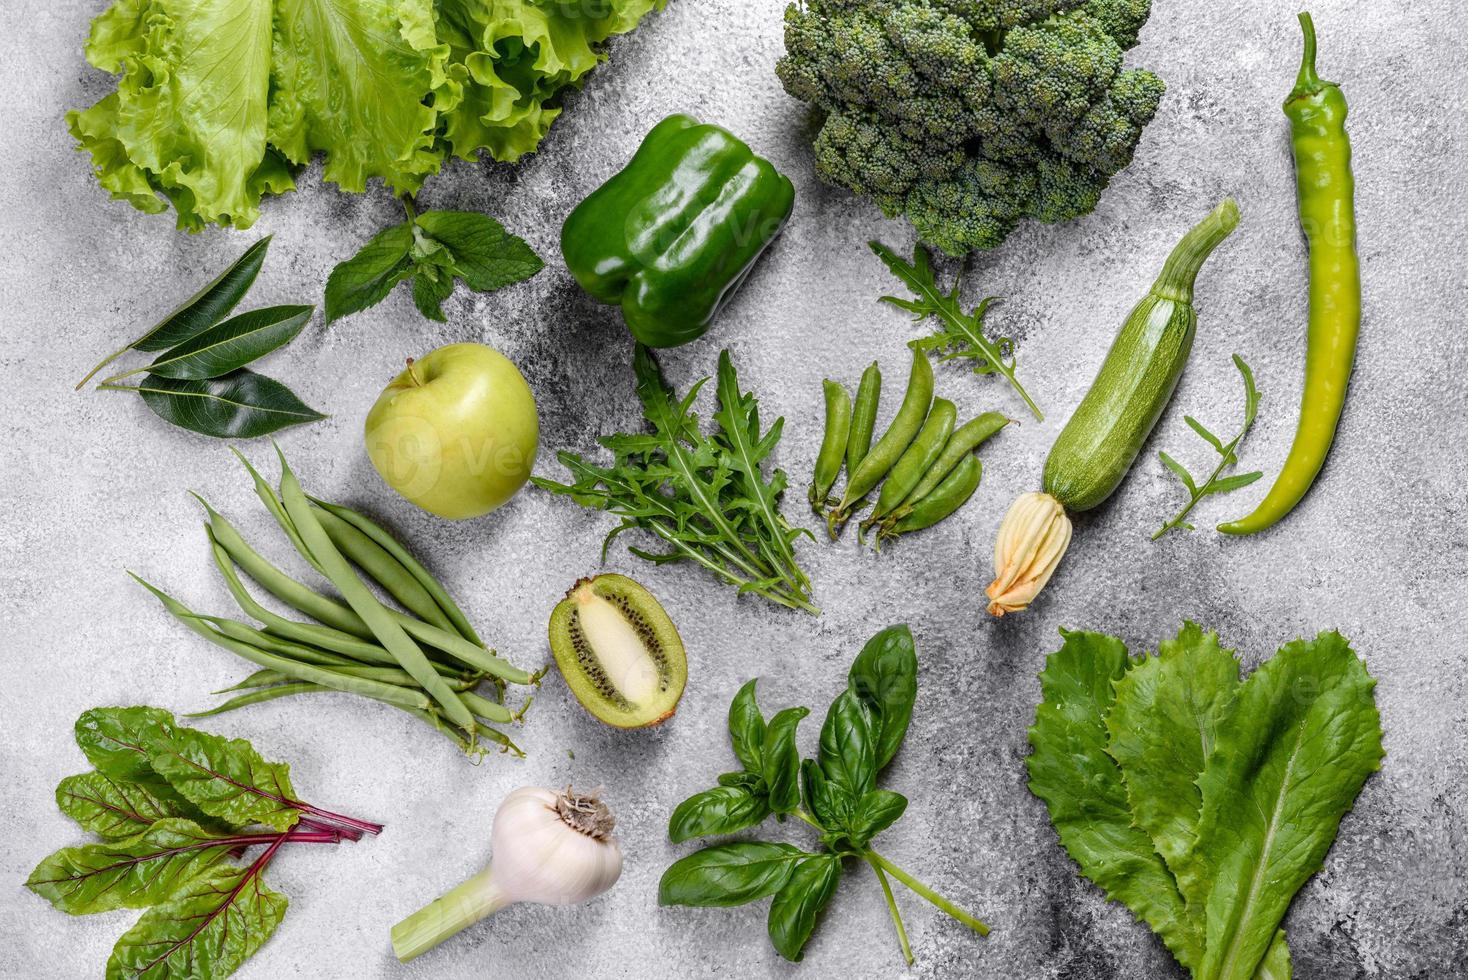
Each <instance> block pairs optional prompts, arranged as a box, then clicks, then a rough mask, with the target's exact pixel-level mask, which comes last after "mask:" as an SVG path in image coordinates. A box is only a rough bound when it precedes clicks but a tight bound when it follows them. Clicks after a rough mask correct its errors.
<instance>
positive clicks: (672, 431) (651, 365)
mask: <svg viewBox="0 0 1468 980" xmlns="http://www.w3.org/2000/svg"><path fill="white" fill-rule="evenodd" d="M632 363H633V370H634V372H635V374H636V376H637V395H638V398H639V400H640V401H641V402H642V408H643V414H644V415H645V416H646V418H647V421H648V423H649V424H650V425H651V427H652V430H653V431H652V432H651V433H638V434H626V433H621V434H617V435H612V436H606V437H604V438H602V439H601V440H600V441H601V444H602V445H603V446H604V447H606V448H607V449H608V450H610V451H611V453H612V457H613V458H612V462H611V465H609V466H598V465H595V464H593V463H590V462H587V461H586V460H585V459H584V458H582V457H581V456H579V455H577V454H575V453H569V452H562V453H560V454H559V455H558V457H557V458H558V459H559V460H560V461H561V464H562V465H563V466H565V467H566V468H567V469H568V470H570V472H571V477H572V482H571V483H557V482H555V481H553V480H547V479H545V478H543V477H538V476H537V477H532V478H531V481H532V482H533V483H535V485H536V486H538V487H540V488H541V489H543V490H548V491H550V492H551V493H557V494H562V495H564V496H569V497H570V498H571V499H573V500H575V501H576V502H577V503H579V504H581V505H582V506H583V507H593V508H596V509H599V510H607V511H610V512H612V513H613V514H616V515H617V516H619V517H620V518H621V523H620V524H618V525H617V526H616V527H614V528H613V529H612V530H611V531H610V532H608V534H607V537H606V540H605V542H604V543H603V552H604V553H605V551H606V549H607V548H609V547H610V545H611V542H612V540H613V539H614V538H616V537H617V536H618V535H619V534H622V533H623V532H625V531H628V530H631V529H633V528H638V529H641V530H644V531H647V532H649V533H650V534H652V535H654V536H656V537H657V538H659V539H661V541H662V542H663V544H664V545H665V546H666V547H667V549H668V550H666V551H664V552H649V551H645V550H642V549H640V548H636V547H633V548H630V549H629V550H631V552H632V553H633V554H635V555H637V556H638V557H640V558H644V559H646V560H648V561H652V562H659V563H665V562H674V561H692V562H695V563H696V564H699V565H702V566H703V567H704V568H707V569H708V570H709V571H711V572H713V573H714V574H716V575H718V576H719V577H720V578H721V579H723V580H724V581H725V582H728V583H729V584H731V585H734V586H736V587H738V588H739V590H740V591H742V592H753V593H756V594H758V595H761V596H763V597H764V598H766V599H768V600H769V601H771V602H774V603H777V604H779V605H782V606H786V607H787V608H791V609H803V610H805V611H807V612H809V613H812V614H815V613H818V612H819V610H818V609H817V608H816V607H815V606H814V605H813V604H812V603H811V596H810V586H809V579H808V578H807V576H806V575H805V573H804V572H803V571H802V570H801V569H800V567H799V566H798V565H797V564H795V562H794V559H793V557H791V551H790V544H791V542H792V541H793V540H794V538H795V537H796V536H797V535H798V534H801V533H805V532H802V531H799V530H792V529H791V528H790V527H789V525H787V524H786V523H785V521H784V518H783V517H781V516H780V515H779V513H778V512H777V511H776V512H773V513H772V511H771V510H770V508H769V507H768V506H767V504H768V503H769V502H770V501H778V500H779V498H780V496H781V495H782V494H783V492H784V489H785V486H786V483H787V479H786V476H785V474H784V472H782V471H781V470H778V469H777V470H775V471H773V472H772V473H771V474H770V476H769V478H768V479H767V480H764V482H763V484H762V487H763V489H761V490H758V491H756V490H755V489H754V488H753V483H754V482H756V481H757V480H759V479H762V478H757V477H755V476H753V475H752V474H753V473H756V472H759V464H760V462H761V461H763V460H765V459H766V458H767V457H768V455H769V451H770V449H771V448H773V446H774V444H775V442H776V441H778V439H779V437H780V431H781V427H782V424H783V420H779V419H777V420H776V421H775V423H774V425H773V426H771V427H770V429H769V430H768V431H767V432H765V433H764V434H763V435H758V432H759V418H758V406H757V404H756V403H755V401H754V399H753V398H751V397H749V396H747V395H742V394H739V386H738V379H737V378H736V377H735V376H734V373H733V372H734V368H733V364H732V362H723V361H722V359H721V379H720V394H721V398H720V401H719V409H718V411H717V412H716V413H715V414H716V418H718V419H722V420H724V422H725V423H729V422H731V421H732V420H743V421H742V422H737V423H736V424H735V428H736V429H740V430H741V431H742V434H741V432H730V431H728V430H727V429H726V428H725V427H724V426H723V425H721V427H720V428H719V429H718V430H717V431H716V432H715V433H714V434H713V435H712V436H705V435H704V434H703V432H702V431H700V428H699V424H698V417H697V416H696V415H694V414H693V412H692V407H693V403H694V401H695V400H696V399H697V397H698V393H699V390H700V389H701V388H702V386H703V384H704V382H703V381H699V382H697V383H695V384H694V385H693V386H692V387H691V388H690V389H689V391H688V393H687V394H686V395H685V396H683V397H682V398H681V399H680V398H678V397H677V396H676V394H675V393H674V391H673V389H672V388H670V387H669V386H668V384H667V382H666V381H665V380H664V379H663V375H662V371H661V370H660V369H659V367H658V363H657V361H656V360H655V359H654V357H653V355H652V352H651V351H650V350H648V348H646V347H645V346H643V345H641V344H639V345H638V346H637V348H636V352H635V353H634V355H633V362H632ZM705 380H707V379H705ZM740 447H744V448H742V449H741V448H740ZM741 457H742V460H741ZM736 474H738V475H737V476H736ZM761 501H764V503H761ZM772 521H773V523H772Z"/></svg>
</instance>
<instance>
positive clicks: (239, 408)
mask: <svg viewBox="0 0 1468 980" xmlns="http://www.w3.org/2000/svg"><path fill="white" fill-rule="evenodd" d="M269 247H270V237H269V236H268V235H267V236H266V237H264V238H262V239H260V240H259V241H258V242H256V243H255V244H253V245H251V246H250V247H249V248H247V249H246V250H245V252H244V254H243V255H241V256H240V257H239V258H238V259H236V260H235V261H234V263H233V264H231V265H230V267H229V268H228V269H225V270H224V271H223V272H222V273H220V274H219V276H218V278H216V279H215V280H214V281H213V282H211V283H209V284H208V285H207V286H205V287H204V288H203V289H201V290H199V292H197V293H195V294H194V295H193V296H192V297H191V298H189V299H188V300H187V301H186V302H185V303H184V304H183V305H182V306H180V307H178V308H177V309H176V310H174V311H173V312H172V313H170V314H168V316H166V317H164V318H163V319H162V320H160V321H159V322H158V323H157V324H155V325H154V326H153V327H152V328H151V329H149V330H148V331H147V332H146V333H144V334H143V335H142V336H141V337H138V338H137V339H136V340H134V341H132V342H130V343H128V344H127V345H126V346H124V347H121V348H119V349H118V350H116V351H113V352H112V353H111V354H109V355H107V357H105V358H103V359H102V361H101V362H100V363H98V364H97V366H96V367H94V368H92V370H91V371H89V372H88V373H87V376H86V377H85V378H83V379H82V380H81V381H80V382H78V384H77V386H76V387H77V390H78V391H80V390H81V389H82V387H84V386H85V385H86V383H87V382H88V381H90V380H92V378H93V377H95V376H96V375H97V373H98V372H100V371H101V370H102V369H103V368H105V367H106V366H107V365H109V364H111V363H112V362H113V361H115V360H117V359H118V358H119V357H121V356H123V355H124V354H126V353H127V352H128V351H141V352H149V353H151V352H154V351H161V352H162V353H160V354H159V355H158V356H157V357H155V358H154V359H153V361H152V362H151V363H150V364H148V365H146V366H144V367H139V368H134V369H132V370H130V371H122V372H120V373H118V374H114V375H111V376H110V377H108V378H106V379H104V380H103V381H102V382H100V383H99V384H98V386H97V390H98V391H131V392H135V393H137V394H138V395H139V396H141V397H142V399H143V403H144V404H145V405H147V406H148V408H149V409H151V410H152V412H153V414H155V415H157V416H158V417H159V418H161V419H163V420H164V421H165V422H169V423H172V424H173V425H176V426H178V427H179V428H183V429H188V430H190V431H192V432H197V433H199V434H201V435H206V436H213V437H215V438H218V439H250V438H254V437H256V436H263V435H267V434H269V433H271V432H276V431H278V430H280V429H284V428H286V427H287V426H292V425H301V424H302V423H305V422H316V421H319V420H321V419H324V418H326V416H325V415H322V414H321V413H320V412H318V411H316V410H315V409H313V408H311V407H310V406H308V405H306V403H305V402H303V401H301V400H300V399H299V398H297V397H296V395H295V393H294V392H292V391H291V390H290V389H289V388H287V387H286V386H285V385H283V384H281V383H280V382H279V381H276V380H274V379H273V378H267V377H266V376H265V375H263V374H257V373H255V372H254V371H251V370H249V369H248V368H247V367H246V365H248V364H252V363H254V362H255V361H257V360H259V359H260V358H262V357H264V356H265V355H266V354H269V353H271V352H272V351H275V350H278V349H280V348H281V347H284V346H285V345H286V344H288V343H290V342H291V341H292V340H294V339H295V338H296V336H297V335H298V334H299V333H300V332H301V331H302V330H303V329H304V328H305V326H306V324H307V323H308V322H309V321H310V319H311V314H312V312H313V311H314V310H315V307H314V306H272V307H267V308H265V309H257V310H249V311H247V312H245V313H240V314H238V315H236V316H233V317H230V318H229V319H225V317H228V316H229V314H230V312H231V311H232V310H234V308H235V307H236V306H238V305H239V303H240V301H241V300H242V299H244V298H245V294H246V293H248V292H249V290H250V287H251V286H252V285H253V284H254V282H255V277H256V276H257V275H259V273H260V266H261V265H262V264H263V263H264V261H265V252H266V250H267V249H268V248H269ZM138 374H146V377H144V378H143V379H142V380H141V381H140V382H138V383H137V384H123V383H122V382H123V380H124V379H126V378H129V377H132V376H134V375H138Z"/></svg>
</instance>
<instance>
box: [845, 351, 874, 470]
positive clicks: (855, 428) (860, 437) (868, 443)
mask: <svg viewBox="0 0 1468 980" xmlns="http://www.w3.org/2000/svg"><path fill="white" fill-rule="evenodd" d="M881 396H882V369H881V367H879V366H878V364H877V362H876V361H873V362H872V363H871V365H870V366H869V367H868V368H867V369H866V370H865V371H863V372H862V373H861V384H859V385H857V386H856V405H855V407H853V408H852V410H851V435H850V436H849V437H848V438H847V440H846V472H847V473H855V472H856V468H857V467H858V466H860V465H861V461H862V460H863V459H865V458H866V455H867V451H868V450H869V449H871V448H872V430H873V429H875V428H876V426H877V402H878V401H880V400H881Z"/></svg>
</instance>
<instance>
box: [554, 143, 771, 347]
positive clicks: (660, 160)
mask: <svg viewBox="0 0 1468 980" xmlns="http://www.w3.org/2000/svg"><path fill="white" fill-rule="evenodd" d="M794 205H795V188H794V186H793V185H792V184H791V183H790V180H789V179H788V178H787V177H785V175H783V174H781V173H780V172H779V171H777V170H776V169H775V168H774V167H773V166H771V165H770V163H769V161H768V160H764V159H761V158H760V157H757V156H755V155H754V153H753V152H752V151H751V150H750V148H749V147H748V146H746V145H745V144H744V143H743V142H742V141H741V140H739V139H738V138H737V137H735V136H734V135H733V134H732V133H730V132H729V131H727V130H725V129H721V128H719V127H718V126H710V125H705V124H701V123H699V122H698V121H697V120H695V119H693V118H692V117H690V116H683V115H675V116H669V117H668V118H666V119H664V120H663V121H662V122H660V123H658V124H657V125H656V126H654V127H653V128H652V131H651V132H649V133H648V134H647V136H646V137H645V138H644V139H643V141H642V146H640V147H639V148H638V150H637V153H636V154H635V155H634V156H633V157H632V161H631V162H630V163H628V164H627V166H626V167H625V168H623V169H622V170H621V171H620V172H618V173H617V174H615V175H614V176H613V177H612V178H611V179H610V180H608V181H607V182H606V183H605V184H603V185H602V186H601V187H599V188H597V189H596V190H595V191H593V192H592V193H591V196H590V197H588V198H587V199H586V200H584V201H582V202H581V203H580V204H579V205H577V207H576V209H575V210H574V211H572V212H571V215H570V217H568V218H567V219H566V223H565V225H563V226H562V227H561V254H562V255H563V256H565V259H566V267H567V268H568V269H570V270H571V275H573V276H575V277H576V281H577V282H579V283H580V284H581V286H582V288H583V289H585V290H586V291H587V292H588V293H590V294H591V295H592V296H594V297H595V298H596V299H598V300H600V301H601V302H603V303H611V304H615V305H618V306H620V307H621V308H622V319H623V320H625V321H626V323H627V327H628V329H630V330H631V331H632V336H634V337H636V338H637V339H638V340H639V341H641V342H642V343H644V344H646V345H647V346H649V347H676V346H678V345H679V344H686V343H688V342H689V341H690V340H695V339H697V338H698V337H701V336H703V334H704V333H705V332H706V331H707V330H708V328H709V326H710V324H712V323H713V320H714V317H715V316H716V315H717V314H718V312H719V309H720V308H721V307H722V306H723V305H724V304H725V303H727V302H728V301H729V299H730V297H732V296H733V295H734V292H735V290H737V289H738V288H739V285H740V284H741V283H742V282H743V281H744V279H745V277H746V276H747V275H748V274H749V270H750V268H751V267H752V266H753V265H754V263H755V260H756V259H758V258H759V256H760V253H761V252H763V251H764V250H765V247H766V246H767V245H769V244H770V242H771V241H772V240H773V239H774V238H775V236H776V235H778V234H779V233H780V229H781V228H783V227H784V226H785V221H786V219H788V218H789V217H790V211H791V208H793V207H794Z"/></svg>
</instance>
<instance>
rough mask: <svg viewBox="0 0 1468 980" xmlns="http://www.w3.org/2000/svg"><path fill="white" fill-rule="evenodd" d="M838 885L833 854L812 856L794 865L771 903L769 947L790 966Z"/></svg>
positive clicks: (801, 953)
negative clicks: (792, 870)
mask: <svg viewBox="0 0 1468 980" xmlns="http://www.w3.org/2000/svg"><path fill="white" fill-rule="evenodd" d="M840 882H841V859H840V858H839V857H837V856H836V855H834V854H813V855H811V856H810V857H808V858H806V859H805V860H803V861H801V862H800V863H799V864H798V865H796V866H795V871H794V873H792V874H791V875H790V880H789V881H787V882H785V886H784V887H783V888H781V889H780V890H779V891H778V892H776V893H775V900H774V901H773V902H771V903H770V917H769V932H770V944H771V945H772V946H774V947H775V952H777V953H779V954H780V955H781V956H783V957H785V958H786V959H787V960H789V961H790V962H792V963H799V962H800V961H801V959H802V958H803V957H804V955H805V954H804V949H805V944H806V942H807V941H808V940H809V939H810V935H811V933H812V932H814V931H815V928H816V920H817V919H819V918H820V915H821V912H823V911H824V910H825V908H826V906H827V905H828V904H830V901H831V896H832V895H834V894H836V886H837V885H838V884H840Z"/></svg>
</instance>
